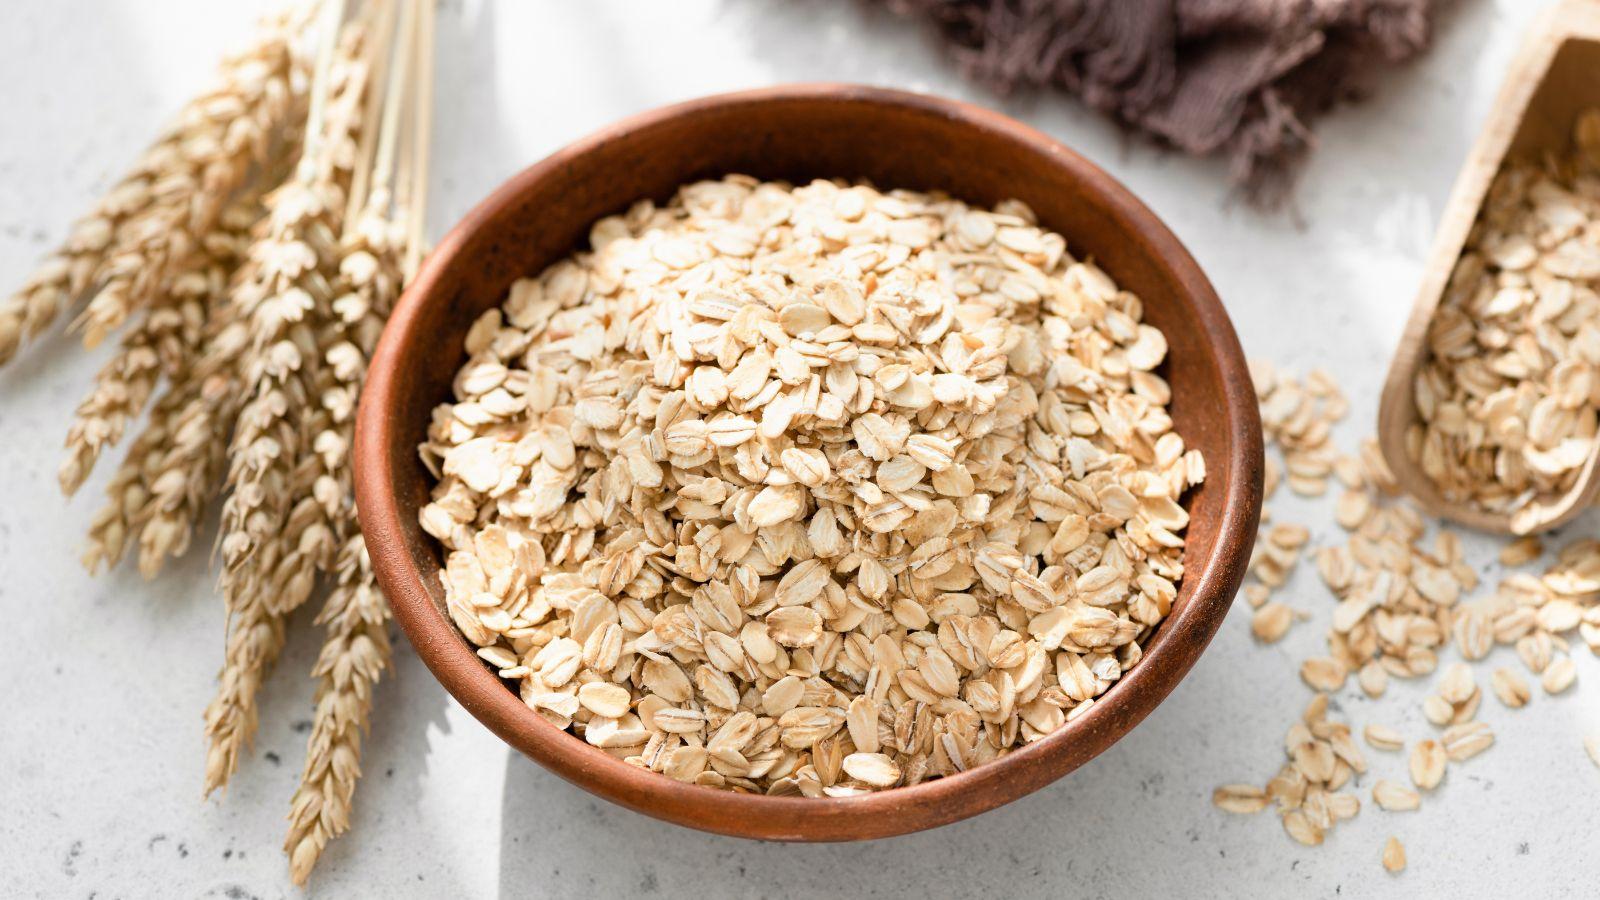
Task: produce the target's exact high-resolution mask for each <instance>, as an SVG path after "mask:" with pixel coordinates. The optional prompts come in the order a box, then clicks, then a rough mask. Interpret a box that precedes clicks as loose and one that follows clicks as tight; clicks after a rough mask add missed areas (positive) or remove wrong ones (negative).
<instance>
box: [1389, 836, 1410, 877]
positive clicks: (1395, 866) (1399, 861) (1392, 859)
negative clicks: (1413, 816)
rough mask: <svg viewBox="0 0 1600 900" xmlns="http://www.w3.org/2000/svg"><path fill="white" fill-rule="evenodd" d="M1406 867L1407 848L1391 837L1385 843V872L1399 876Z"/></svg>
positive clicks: (1397, 839)
mask: <svg viewBox="0 0 1600 900" xmlns="http://www.w3.org/2000/svg"><path fill="white" fill-rule="evenodd" d="M1405 867H1406V848H1405V845H1404V844H1402V843H1400V839H1399V838H1397V837H1391V838H1389V839H1388V840H1387V841H1384V842H1383V868H1384V870H1385V871H1388V872H1392V873H1395V874H1398V873H1400V872H1402V871H1404V870H1405Z"/></svg>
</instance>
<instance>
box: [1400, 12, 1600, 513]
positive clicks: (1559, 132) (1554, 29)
mask: <svg viewBox="0 0 1600 900" xmlns="http://www.w3.org/2000/svg"><path fill="white" fill-rule="evenodd" d="M1594 107H1600V2H1596V0H1567V2H1564V3H1560V4H1558V5H1556V6H1555V7H1553V8H1551V9H1550V10H1548V11H1546V12H1545V13H1544V14H1543V15H1542V16H1541V17H1540V18H1539V20H1538V21H1537V22H1536V23H1535V24H1534V26H1533V28H1532V29H1531V30H1530V31H1529V33H1528V37H1527V39H1526V41H1525V43H1524V44H1523V47H1522V49H1521V50H1520V51H1519V52H1518V54H1517V56H1516V59H1515V60H1513V62H1512V64H1511V70H1510V72H1509V73H1508V74H1507V75H1506V80H1505V84H1504V85H1502V86H1501V88H1500V94H1499V96H1498V97H1497V98H1496V100H1495V105H1494V111H1493V112H1491V113H1490V114H1489V121H1488V122H1487V123H1485V125H1484V128H1483V131H1482V133H1481V134H1479V136H1478V140H1477V143H1476V144H1474V145H1473V148H1472V152H1471V154H1470V155H1468V157H1467V162H1466V165H1465V166H1463V167H1462V169H1461V174H1460V176H1458V177H1457V179H1456V184H1455V187H1454V189H1452V190H1451V192H1450V200H1449V202H1448V203H1447V204H1446V205H1445V210H1444V215H1443V216H1442V217H1441V219H1440V224H1439V232H1438V235H1437V236H1436V237H1435V238H1434V243H1433V250H1432V252H1431V254H1430V256H1429V258H1428V265H1427V269H1426V270H1425V274H1424V275H1423V279H1422V287H1421V289H1420V290H1419V291H1418V292H1417V299H1416V305H1415V306H1414V307H1413V308H1412V311H1411V319H1410V321H1408V322H1407V323H1406V329H1405V332H1404V333H1403V334H1402V335H1401V336H1400V346H1399V348H1398V349H1397V350H1396V351H1395V355H1394V360H1393V361H1392V362H1391V363H1390V364H1389V375H1388V378H1387V380H1386V381H1385V382H1384V386H1383V397H1382V401H1381V404H1380V406H1379V409H1378V443H1379V446H1380V448H1381V449H1382V451H1383V457H1384V461H1385V462H1387V463H1388V464H1389V468H1390V470H1392V471H1393V473H1394V477H1395V481H1396V482H1398V483H1399V485H1400V487H1401V489H1403V490H1404V491H1405V492H1406V493H1407V494H1410V495H1411V496H1412V497H1413V498H1415V499H1416V500H1417V501H1418V502H1420V503H1421V504H1422V505H1423V506H1424V507H1425V508H1427V509H1428V510H1429V511H1430V512H1432V513H1433V514H1435V515H1439V516H1443V517H1445V518H1449V519H1453V520H1455V521H1457V522H1460V523H1461V524H1463V525H1467V526H1470V527H1472V528H1477V529H1479V530H1482V531H1490V532H1499V533H1502V534H1512V533H1516V534H1528V533H1533V532H1537V531H1544V530H1547V529H1550V528H1554V527H1556V526H1558V525H1561V524H1562V523H1564V522H1566V521H1568V520H1569V519H1571V518H1572V517H1574V516H1576V515H1578V514H1579V513H1581V512H1583V511H1584V510H1585V509H1587V508H1588V507H1589V506H1590V505H1592V504H1593V503H1594V502H1595V498H1596V495H1597V494H1600V442H1597V444H1596V450H1591V452H1590V455H1589V459H1588V460H1587V461H1586V462H1585V463H1584V465H1583V467H1582V469H1581V470H1580V471H1579V473H1578V479H1577V481H1576V482H1575V483H1574V484H1573V486H1572V487H1571V489H1569V490H1568V491H1567V492H1566V493H1565V494H1563V495H1562V496H1560V497H1558V498H1556V499H1554V500H1549V501H1546V502H1544V503H1542V504H1540V505H1539V506H1538V507H1537V509H1535V510H1533V511H1532V513H1531V514H1530V512H1529V511H1523V512H1522V513H1521V515H1520V517H1519V520H1518V523H1517V524H1518V527H1517V528H1516V529H1513V528H1512V517H1511V516H1509V515H1504V514H1499V513H1490V512H1486V511H1484V510H1482V509H1480V508H1478V507H1476V506H1471V505H1467V504H1461V503H1454V502H1451V501H1449V500H1446V499H1445V498H1444V497H1443V496H1441V495H1440V493H1439V490H1438V488H1437V487H1436V486H1435V485H1434V482H1433V480H1432V479H1430V478H1429V477H1428V476H1427V475H1426V474H1425V473H1423V471H1422V468H1421V467H1420V466H1419V465H1417V464H1416V463H1414V462H1413V461H1412V460H1411V458H1410V456H1409V455H1408V454H1407V453H1406V429H1407V428H1408V427H1409V426H1410V425H1411V424H1412V423H1413V422H1415V421H1416V420H1417V409H1416V402H1415V395H1414V394H1413V393H1412V388H1413V383H1414V381H1415V379H1416V375H1417V371H1418V370H1419V369H1420V368H1421V367H1422V365H1423V363H1424V362H1426V360H1427V357H1428V345H1427V335H1428V325H1429V323H1430V322H1431V321H1432V319H1433V314H1434V310H1435V309H1437V308H1438V306H1439V301H1440V298H1441V297H1443V295H1444V292H1445V287H1446V285H1447V284H1448V283H1449V281H1450V274H1451V272H1452V270H1453V269H1454V268H1455V264H1456V260H1457V259H1459V258H1460V256H1461V250H1462V247H1463V246H1464V245H1465V244H1466V240H1467V235H1468V232H1470V231H1471V229H1472V225H1473V222H1474V221H1475V220H1476V219H1477V217H1478V210H1479V208H1480V207H1481V206H1482V205H1483V201H1484V197H1485V196H1486V195H1487V194H1488V191H1489V186H1490V184H1491V183H1492V182H1493V181H1494V177H1495V175H1496V173H1498V172H1499V171H1500V167H1501V163H1502V162H1504V161H1505V160H1506V159H1507V158H1536V157H1538V156H1539V155H1540V154H1541V153H1543V152H1545V151H1557V152H1560V151H1565V150H1567V149H1568V148H1570V146H1571V142H1572V129H1573V124H1574V123H1575V122H1576V121H1577V119H1578V116H1579V114H1580V113H1582V112H1583V111H1585V110H1587V109H1591V108H1594Z"/></svg>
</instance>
